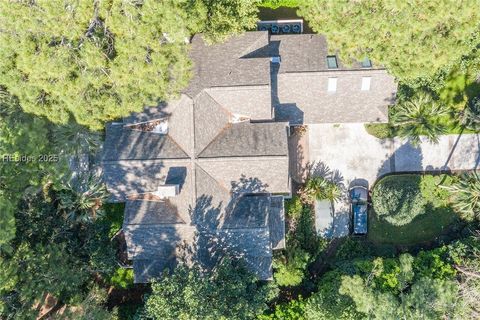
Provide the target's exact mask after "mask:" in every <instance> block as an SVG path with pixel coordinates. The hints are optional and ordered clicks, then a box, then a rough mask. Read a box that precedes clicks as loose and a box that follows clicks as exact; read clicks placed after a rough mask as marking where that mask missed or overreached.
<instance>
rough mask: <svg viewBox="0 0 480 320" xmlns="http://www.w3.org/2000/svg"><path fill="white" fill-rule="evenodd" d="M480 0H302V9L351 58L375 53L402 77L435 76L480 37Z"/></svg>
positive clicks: (331, 43) (375, 58)
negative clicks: (478, 8)
mask: <svg viewBox="0 0 480 320" xmlns="http://www.w3.org/2000/svg"><path fill="white" fill-rule="evenodd" d="M477 7H478V1H477V0H465V1H450V0H440V1H422V0H413V1H391V0H372V1H350V0H340V1H329V0H320V1H319V0H305V1H301V2H300V14H301V15H302V16H303V17H305V19H306V20H308V21H309V24H310V25H311V26H312V28H313V29H314V30H315V31H316V32H318V33H323V34H325V35H326V36H327V39H328V41H329V49H330V51H334V50H339V51H340V55H341V57H342V58H343V60H344V61H345V62H347V63H348V62H349V61H351V59H352V58H355V59H363V58H364V57H365V56H368V57H369V58H371V59H372V60H373V61H374V62H377V63H378V64H382V65H385V66H386V67H387V68H388V69H389V70H390V71H391V72H392V73H393V74H395V75H396V76H397V77H399V78H401V79H411V78H416V77H419V76H432V75H433V74H434V73H435V72H436V71H438V70H439V69H441V68H443V67H445V66H448V65H450V64H452V63H456V62H459V60H460V58H461V57H462V55H465V54H469V53H470V52H471V51H472V50H474V48H475V47H476V46H477V45H478V44H479V43H480V26H479V24H478V21H479V19H480V11H479V10H473V9H472V8H477Z"/></svg>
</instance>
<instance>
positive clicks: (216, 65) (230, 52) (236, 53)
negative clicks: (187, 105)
mask: <svg viewBox="0 0 480 320" xmlns="http://www.w3.org/2000/svg"><path fill="white" fill-rule="evenodd" d="M267 44H268V33H267V32H262V31H256V32H245V33H243V34H242V35H239V36H235V37H231V38H230V39H228V40H227V41H226V42H224V43H220V44H212V45H207V44H206V43H205V42H204V40H203V38H202V36H201V35H195V36H194V37H193V39H192V48H191V53H190V55H191V58H192V60H193V61H194V69H193V78H192V80H191V81H190V85H189V87H188V88H187V89H186V90H185V93H186V94H188V95H189V96H190V97H195V96H196V95H197V94H199V93H200V92H201V91H202V90H203V89H205V88H210V87H233V86H251V85H268V84H269V83H270V61H269V59H268V58H257V59H242V58H241V57H242V56H243V55H245V54H247V53H248V52H249V51H254V50H256V49H257V48H259V47H262V46H265V45H267Z"/></svg>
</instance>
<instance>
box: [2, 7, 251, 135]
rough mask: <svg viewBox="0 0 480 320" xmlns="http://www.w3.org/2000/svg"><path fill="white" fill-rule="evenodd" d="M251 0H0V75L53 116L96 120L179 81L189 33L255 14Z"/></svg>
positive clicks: (217, 32) (241, 22) (213, 33)
mask: <svg viewBox="0 0 480 320" xmlns="http://www.w3.org/2000/svg"><path fill="white" fill-rule="evenodd" d="M255 3H256V0H250V1H239V0H229V1H213V0H204V1H193V0H180V1H178V0H167V1H153V0H144V1H120V0H114V1H97V0H90V1H77V0H67V1H64V0H38V1H2V2H1V3H0V25H1V26H2V30H1V32H0V47H1V48H2V50H1V52H0V85H4V86H6V87H7V89H8V90H9V92H10V93H11V94H12V95H14V96H17V97H18V98H19V100H20V105H21V106H22V108H23V109H24V110H25V111H27V112H30V113H34V114H36V115H41V116H45V117H47V118H48V119H49V120H51V121H52V122H56V123H63V124H65V123H67V122H68V121H70V120H71V119H74V120H75V121H76V122H77V123H79V124H81V125H85V126H88V127H90V128H93V129H100V128H102V127H103V123H104V122H105V121H107V120H112V119H115V118H118V117H122V116H126V115H127V114H129V113H130V112H133V111H139V110H141V108H142V107H144V106H146V105H155V104H157V103H158V102H159V101H160V100H166V99H168V98H170V97H172V96H174V95H175V94H177V93H178V92H179V90H180V89H182V88H183V87H185V86H186V85H187V83H188V80H189V77H190V74H189V69H190V67H191V62H190V61H189V58H188V44H187V43H188V40H189V37H190V36H191V35H192V34H193V33H196V32H202V31H204V32H206V38H207V39H209V40H211V41H218V40H223V39H225V38H226V37H227V36H228V35H230V34H232V33H238V32H241V31H243V30H244V29H245V28H251V27H253V26H254V24H255V17H256V15H255V14H256V10H257V9H256V6H255V5H254V4H255Z"/></svg>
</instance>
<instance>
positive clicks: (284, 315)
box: [258, 296, 306, 320]
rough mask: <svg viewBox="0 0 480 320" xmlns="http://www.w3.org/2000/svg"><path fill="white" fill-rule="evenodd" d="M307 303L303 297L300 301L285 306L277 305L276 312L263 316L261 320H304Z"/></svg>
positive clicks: (260, 317)
mask: <svg viewBox="0 0 480 320" xmlns="http://www.w3.org/2000/svg"><path fill="white" fill-rule="evenodd" d="M305 304H306V301H305V300H303V298H302V296H299V297H298V300H292V301H289V302H288V303H285V304H277V305H276V306H275V311H274V312H273V313H271V314H266V315H261V316H259V317H258V319H259V320H283V319H295V320H304V319H306V318H305V316H304V312H305Z"/></svg>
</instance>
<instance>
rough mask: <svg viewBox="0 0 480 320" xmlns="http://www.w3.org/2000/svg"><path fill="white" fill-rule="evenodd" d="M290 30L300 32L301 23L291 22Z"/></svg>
mask: <svg viewBox="0 0 480 320" xmlns="http://www.w3.org/2000/svg"><path fill="white" fill-rule="evenodd" d="M292 32H293V33H300V32H302V25H301V24H298V23H296V24H292Z"/></svg>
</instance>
